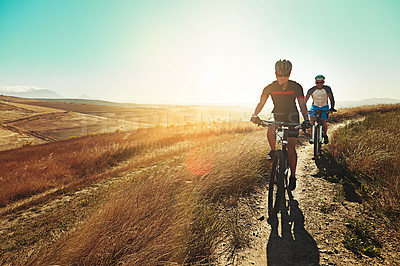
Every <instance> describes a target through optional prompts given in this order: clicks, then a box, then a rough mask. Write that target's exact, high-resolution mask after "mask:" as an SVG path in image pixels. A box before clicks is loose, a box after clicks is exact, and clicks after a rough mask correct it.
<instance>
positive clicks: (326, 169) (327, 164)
mask: <svg viewBox="0 0 400 266" xmlns="http://www.w3.org/2000/svg"><path fill="white" fill-rule="evenodd" d="M315 164H316V166H317V168H318V173H317V174H315V175H314V177H320V178H324V179H325V180H327V181H329V182H333V183H341V185H342V188H343V194H344V195H343V196H344V198H345V199H346V200H347V201H351V202H358V203H361V202H362V196H361V195H360V193H359V187H360V185H361V183H360V182H359V181H358V180H357V178H356V177H355V176H354V175H352V174H351V173H350V172H349V171H348V170H347V169H344V168H343V167H341V166H340V165H339V164H338V162H337V161H336V159H335V158H334V157H333V156H331V155H330V154H329V153H326V152H324V153H322V154H321V156H320V157H319V158H318V159H317V160H315Z"/></svg>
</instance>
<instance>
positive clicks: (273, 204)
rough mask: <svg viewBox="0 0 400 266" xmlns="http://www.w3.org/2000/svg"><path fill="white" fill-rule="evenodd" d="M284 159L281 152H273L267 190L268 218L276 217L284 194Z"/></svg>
mask: <svg viewBox="0 0 400 266" xmlns="http://www.w3.org/2000/svg"><path fill="white" fill-rule="evenodd" d="M284 177H285V158H284V154H283V151H282V150H278V151H277V152H275V154H274V157H273V158H272V167H271V173H270V179H269V188H268V216H269V217H276V215H277V214H278V212H279V207H280V204H281V200H282V197H283V192H284Z"/></svg>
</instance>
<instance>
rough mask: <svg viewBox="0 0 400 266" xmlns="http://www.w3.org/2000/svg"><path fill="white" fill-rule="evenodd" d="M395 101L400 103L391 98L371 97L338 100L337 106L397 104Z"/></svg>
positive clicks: (398, 101)
mask: <svg viewBox="0 0 400 266" xmlns="http://www.w3.org/2000/svg"><path fill="white" fill-rule="evenodd" d="M395 103H400V100H398V99H391V98H370V99H364V100H360V101H337V102H336V104H335V107H337V108H345V107H357V106H362V105H376V104H395Z"/></svg>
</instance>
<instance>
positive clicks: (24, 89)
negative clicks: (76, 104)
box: [0, 86, 62, 98]
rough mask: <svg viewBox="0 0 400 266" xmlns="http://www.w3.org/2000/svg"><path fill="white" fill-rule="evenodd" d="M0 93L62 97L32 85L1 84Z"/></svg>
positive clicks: (14, 95) (25, 96)
mask: <svg viewBox="0 0 400 266" xmlns="http://www.w3.org/2000/svg"><path fill="white" fill-rule="evenodd" d="M0 95H6V96H13V97H21V98H62V96H61V95H59V94H58V93H56V92H54V91H51V90H48V89H43V88H39V87H34V86H1V87H0Z"/></svg>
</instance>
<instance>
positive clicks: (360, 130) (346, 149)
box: [329, 105, 400, 230]
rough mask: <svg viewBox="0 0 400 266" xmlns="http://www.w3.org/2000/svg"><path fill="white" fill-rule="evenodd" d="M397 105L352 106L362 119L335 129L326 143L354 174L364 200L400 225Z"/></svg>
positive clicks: (334, 155) (340, 163) (396, 224)
mask: <svg viewBox="0 0 400 266" xmlns="http://www.w3.org/2000/svg"><path fill="white" fill-rule="evenodd" d="M399 108H400V106H399V105H392V106H375V107H368V109H369V111H368V112H367V113H364V111H365V109H363V110H360V109H356V108H354V109H353V110H352V113H353V112H354V113H356V112H358V113H364V114H365V115H366V117H365V119H364V120H361V121H358V122H353V123H350V124H348V125H347V126H345V127H343V128H341V129H339V130H338V131H337V132H335V134H334V136H333V138H332V141H331V143H330V145H329V150H330V153H331V155H332V156H333V157H334V158H336V161H337V162H338V163H339V165H340V166H341V167H342V168H343V169H345V170H346V171H349V172H350V173H351V174H352V176H354V178H355V179H354V181H355V182H356V185H357V186H358V189H359V191H360V192H361V193H362V195H363V197H364V200H365V202H368V203H372V205H373V206H374V208H375V211H376V212H378V213H381V214H383V215H384V216H386V217H388V218H389V219H390V220H391V221H392V224H393V225H394V226H395V227H396V228H397V230H399V229H400V227H399V222H400V155H399V154H400V144H399V140H400V130H399V127H400V110H399Z"/></svg>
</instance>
